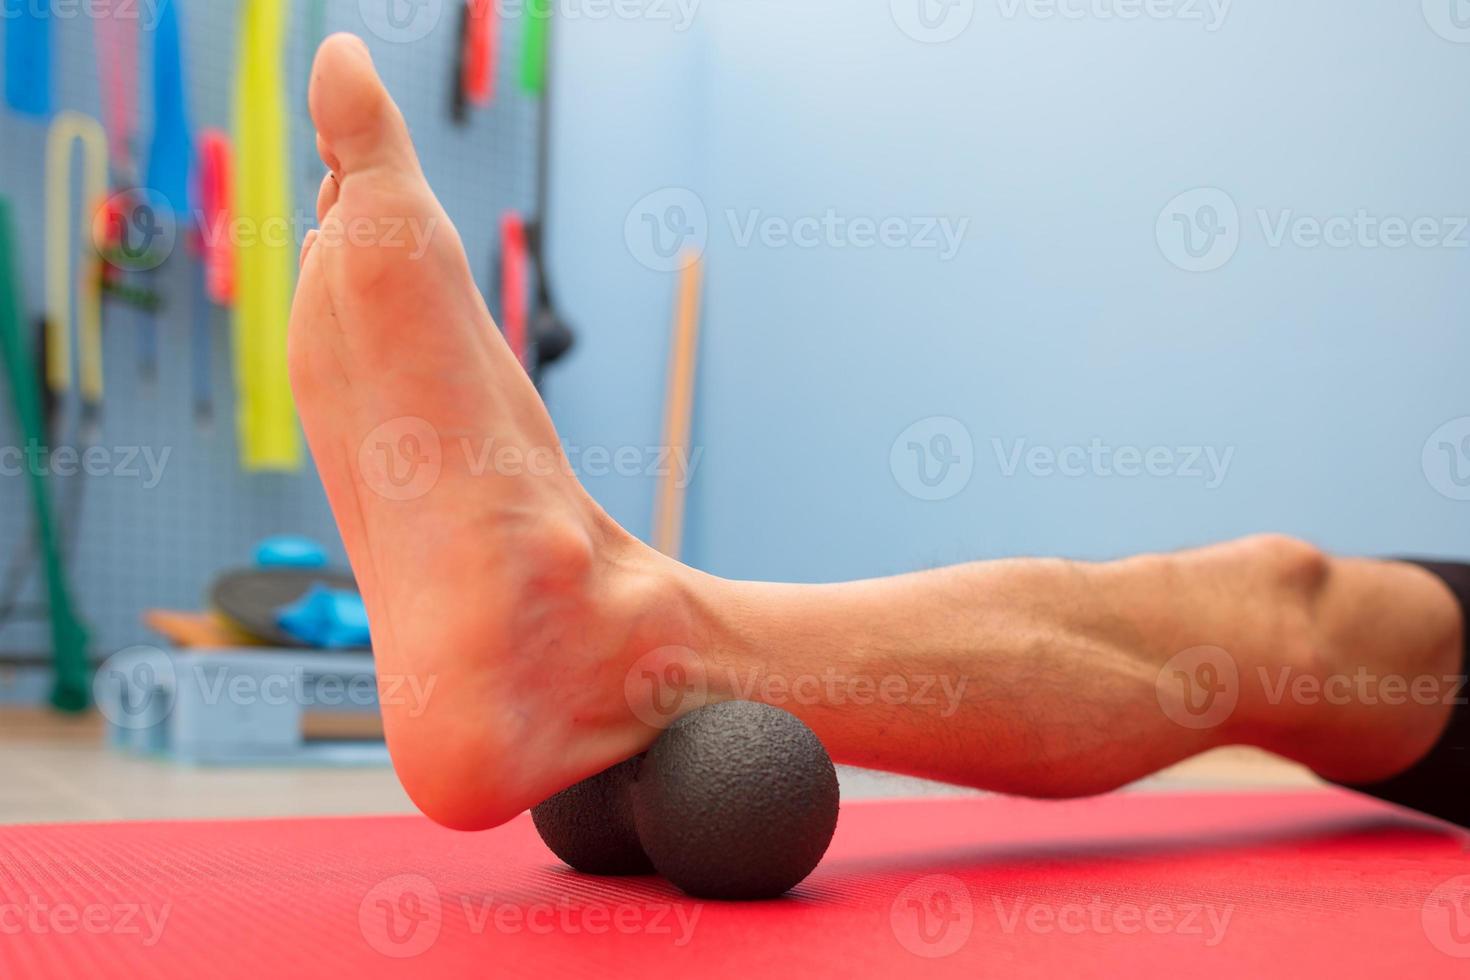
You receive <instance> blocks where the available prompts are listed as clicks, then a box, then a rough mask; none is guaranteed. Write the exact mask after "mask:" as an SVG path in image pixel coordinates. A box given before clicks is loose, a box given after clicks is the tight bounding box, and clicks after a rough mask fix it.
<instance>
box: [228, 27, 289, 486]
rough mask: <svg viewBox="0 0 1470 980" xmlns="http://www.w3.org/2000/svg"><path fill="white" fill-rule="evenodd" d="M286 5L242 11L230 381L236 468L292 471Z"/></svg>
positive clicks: (236, 83)
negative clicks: (238, 464)
mask: <svg viewBox="0 0 1470 980" xmlns="http://www.w3.org/2000/svg"><path fill="white" fill-rule="evenodd" d="M288 9H289V4H288V2H287V0H245V2H243V3H242V4H241V5H240V32H239V36H240V59H239V64H238V66H237V77H236V82H235V127H236V131H235V140H234V147H235V166H234V176H235V180H234V216H233V217H234V222H235V224H236V225H238V226H239V227H240V228H241V229H242V235H241V238H240V241H239V244H238V247H236V249H235V322H234V350H235V378H236V387H237V391H236V405H237V409H238V417H237V424H238V426H239V432H240V457H241V465H243V466H244V467H245V469H247V470H254V471H258V470H295V469H299V468H300V466H301V462H302V451H301V435H300V432H299V430H298V428H297V424H296V407H295V403H294V401H293V400H292V396H291V382H290V378H289V376H288V374H287V370H286V331H287V325H288V323H289V320H290V314H291V293H292V289H293V287H294V277H295V273H296V241H295V235H294V234H293V233H292V229H293V226H292V223H291V201H290V198H291V195H290V189H289V186H288V182H289V174H290V170H289V166H290V157H289V154H288V147H287V135H286V127H287V120H286V93H285V81H284V77H283V76H284V75H285V71H284V66H285V63H286V62H285V58H284V46H285V40H286V23H287V20H288V18H287V13H288Z"/></svg>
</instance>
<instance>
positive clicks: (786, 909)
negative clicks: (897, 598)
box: [0, 791, 1470, 980]
mask: <svg viewBox="0 0 1470 980" xmlns="http://www.w3.org/2000/svg"><path fill="white" fill-rule="evenodd" d="M1466 844H1467V836H1466V835H1465V834H1464V833H1462V832H1459V831H1456V830H1453V829H1451V828H1447V827H1444V826H1441V825H1438V824H1434V823H1431V822H1429V821H1427V820H1423V819H1419V818H1415V817H1411V816H1407V815H1404V814H1401V813H1399V812H1397V811H1393V810H1391V809H1388V808H1386V807H1384V806H1383V805H1381V804H1378V803H1374V802H1370V801H1368V800H1364V799H1359V798H1356V797H1353V796H1350V795H1348V794H1345V793H1338V792H1335V791H1323V792H1320V793H1296V794H1285V795H1281V794H1266V795H1231V796H1214V795H1206V794H1198V795H1152V794H1144V793H1137V794H1122V795H1115V796H1110V797H1104V798H1100V799H1093V800H1085V801H1077V802H1069V803H1038V802H1029V801H1021V800H1012V799H1004V798H993V797H992V798H963V799H941V800H929V801H903V802H883V803H855V804H850V805H847V806H845V807H843V810H842V817H841V821H840V823H839V825H838V828H837V836H836V839H835V840H834V841H833V845H832V849H831V851H830V852H829V853H828V856H827V858H826V860H825V861H824V862H823V863H822V865H821V867H820V868H818V870H817V872H816V873H815V874H814V875H813V876H812V877H811V878H809V879H808V880H807V881H806V882H805V883H804V884H802V885H801V886H800V887H799V888H798V889H797V890H796V891H795V892H794V893H793V894H792V895H791V896H790V897H788V898H786V899H783V900H780V901H774V902H760V903H752V904H726V903H719V902H698V901H694V900H692V899H689V898H686V897H684V896H682V895H680V894H679V893H678V892H676V891H675V890H674V889H673V888H671V887H670V886H669V885H667V884H665V883H664V882H663V881H661V880H660V879H658V878H653V877H648V878H631V879H599V878H589V877H584V876H581V875H578V874H576V873H574V872H571V871H569V870H567V869H566V868H564V867H562V866H561V865H560V864H559V863H558V862H557V861H556V860H555V859H554V858H553V857H552V856H551V855H550V854H549V853H548V852H547V851H546V849H545V848H544V847H543V846H542V844H541V843H540V841H539V840H538V839H537V837H536V834H535V831H534V829H533V828H532V826H531V823H530V820H529V818H527V817H524V816H523V817H521V818H519V819H517V820H516V821H514V822H513V823H511V824H509V825H508V826H506V827H503V828H500V829H498V830H494V831H490V832H487V833H483V834H460V833H455V832H453V831H448V830H443V829H441V828H439V827H436V826H434V825H432V824H430V823H429V822H428V821H427V820H424V819H420V818H412V817H395V818H358V819H321V820H287V821H251V822H231V823H125V824H110V825H104V824H91V825H67V826H33V827H25V826H22V827H9V828H3V829H0V976H4V977H6V978H31V977H47V978H64V977H99V976H148V977H165V978H167V977H181V978H183V977H187V978H191V980H193V978H198V977H211V978H214V977H247V978H251V980H259V978H262V977H269V978H271V980H284V978H291V977H322V976H350V977H353V978H354V980H366V978H370V977H380V976H381V977H389V976H415V977H417V976H482V975H483V976H526V977H537V978H546V977H558V976H578V977H602V976H609V975H614V976H636V977H679V978H682V980H691V978H696V977H697V978H704V977H716V978H724V977H729V978H736V977H739V978H750V977H765V976H793V975H795V976H844V977H875V978H876V977H882V978H890V977H907V976H914V975H921V976H931V975H935V976H954V977H964V978H967V980H976V978H985V977H1006V978H1027V977H1067V978H1072V977H1119V976H1124V977H1140V978H1141V977H1152V976H1169V977H1176V976H1177V977H1181V978H1182V977H1189V978H1191V980H1193V978H1198V977H1229V978H1239V977H1266V976H1270V977H1282V976H1285V977H1295V978H1303V980H1305V978H1309V977H1321V976H1330V977H1333V978H1334V980H1345V978H1357V977H1365V978H1366V977H1374V978H1381V977H1403V978H1413V980H1427V978H1434V977H1461V978H1463V977H1465V976H1470V854H1467V850H1466Z"/></svg>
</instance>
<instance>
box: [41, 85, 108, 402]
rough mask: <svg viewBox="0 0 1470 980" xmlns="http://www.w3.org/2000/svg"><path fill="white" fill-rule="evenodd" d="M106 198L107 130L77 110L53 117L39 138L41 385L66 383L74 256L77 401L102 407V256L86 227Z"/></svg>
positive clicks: (56, 388)
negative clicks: (76, 194) (78, 156)
mask: <svg viewBox="0 0 1470 980" xmlns="http://www.w3.org/2000/svg"><path fill="white" fill-rule="evenodd" d="M76 143H80V144H81V145H82V197H83V203H82V208H81V220H80V222H79V223H78V226H77V228H76V238H75V239H73V238H72V236H71V183H72V170H71V151H72V146H73V144H76ZM106 200H107V133H106V132H105V131H104V130H103V129H102V124H101V123H99V122H97V120H95V119H93V118H91V117H90V116H84V115H82V114H81V113H79V112H71V111H65V112H59V113H57V114H56V119H55V121H54V122H53V123H52V124H51V132H50V134H49V135H48V137H47V139H46V383H47V385H48V386H49V387H50V388H51V390H52V391H53V392H57V393H60V392H64V391H68V390H70V388H71V385H72V373H71V371H72V367H71V358H72V349H71V329H72V328H71V312H72V311H71V297H72V291H71V282H70V278H71V277H70V273H71V263H72V258H73V257H74V256H78V258H77V278H76V295H77V335H78V338H79V346H80V348H81V350H80V362H81V375H82V389H81V390H82V401H83V402H84V403H86V404H88V405H91V406H94V407H95V406H97V405H100V404H102V256H101V255H100V254H99V253H98V251H97V246H96V243H95V239H94V238H93V222H94V221H95V220H97V219H98V217H99V216H100V213H101V208H102V206H103V205H104V204H105V203H106Z"/></svg>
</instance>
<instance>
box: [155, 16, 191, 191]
mask: <svg viewBox="0 0 1470 980" xmlns="http://www.w3.org/2000/svg"><path fill="white" fill-rule="evenodd" d="M155 17H156V23H155V25H154V28H153V141H152V143H151V145H150V146H149V148H148V174H147V176H146V177H145V179H144V182H145V183H146V184H147V185H148V189H149V190H151V191H153V192H154V193H155V194H158V195H160V196H161V197H162V198H163V199H164V200H165V201H167V202H168V205H169V207H170V208H171V209H172V210H173V212H174V214H177V215H186V214H188V210H189V191H190V187H189V168H190V167H192V166H193V165H194V144H193V138H192V135H191V133H190V129H189V109H188V105H187V103H186V102H185V99H184V61H183V52H182V47H183V41H182V39H181V37H180V34H179V18H178V14H177V13H176V12H175V10H174V0H159V6H158V10H157V13H156V15H155Z"/></svg>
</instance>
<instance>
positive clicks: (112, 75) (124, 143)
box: [93, 0, 138, 183]
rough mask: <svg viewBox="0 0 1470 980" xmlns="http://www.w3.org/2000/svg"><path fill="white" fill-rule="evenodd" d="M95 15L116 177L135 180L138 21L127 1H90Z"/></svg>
mask: <svg viewBox="0 0 1470 980" xmlns="http://www.w3.org/2000/svg"><path fill="white" fill-rule="evenodd" d="M93 3H94V4H95V9H96V11H97V22H96V24H97V26H96V45H97V66H98V71H97V77H98V80H99V81H100V82H101V84H102V91H101V99H102V107H103V121H104V123H105V125H106V126H107V140H108V148H109V151H110V153H111V163H112V166H113V168H114V169H115V170H116V171H117V174H116V175H115V176H117V177H120V178H121V179H122V180H123V182H125V183H130V182H131V181H132V180H134V179H135V172H134V169H133V135H134V132H135V131H136V129H137V127H138V105H137V92H138V18H137V16H136V11H135V10H134V11H133V12H132V13H131V14H130V13H129V6H130V5H129V3H128V0H93Z"/></svg>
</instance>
